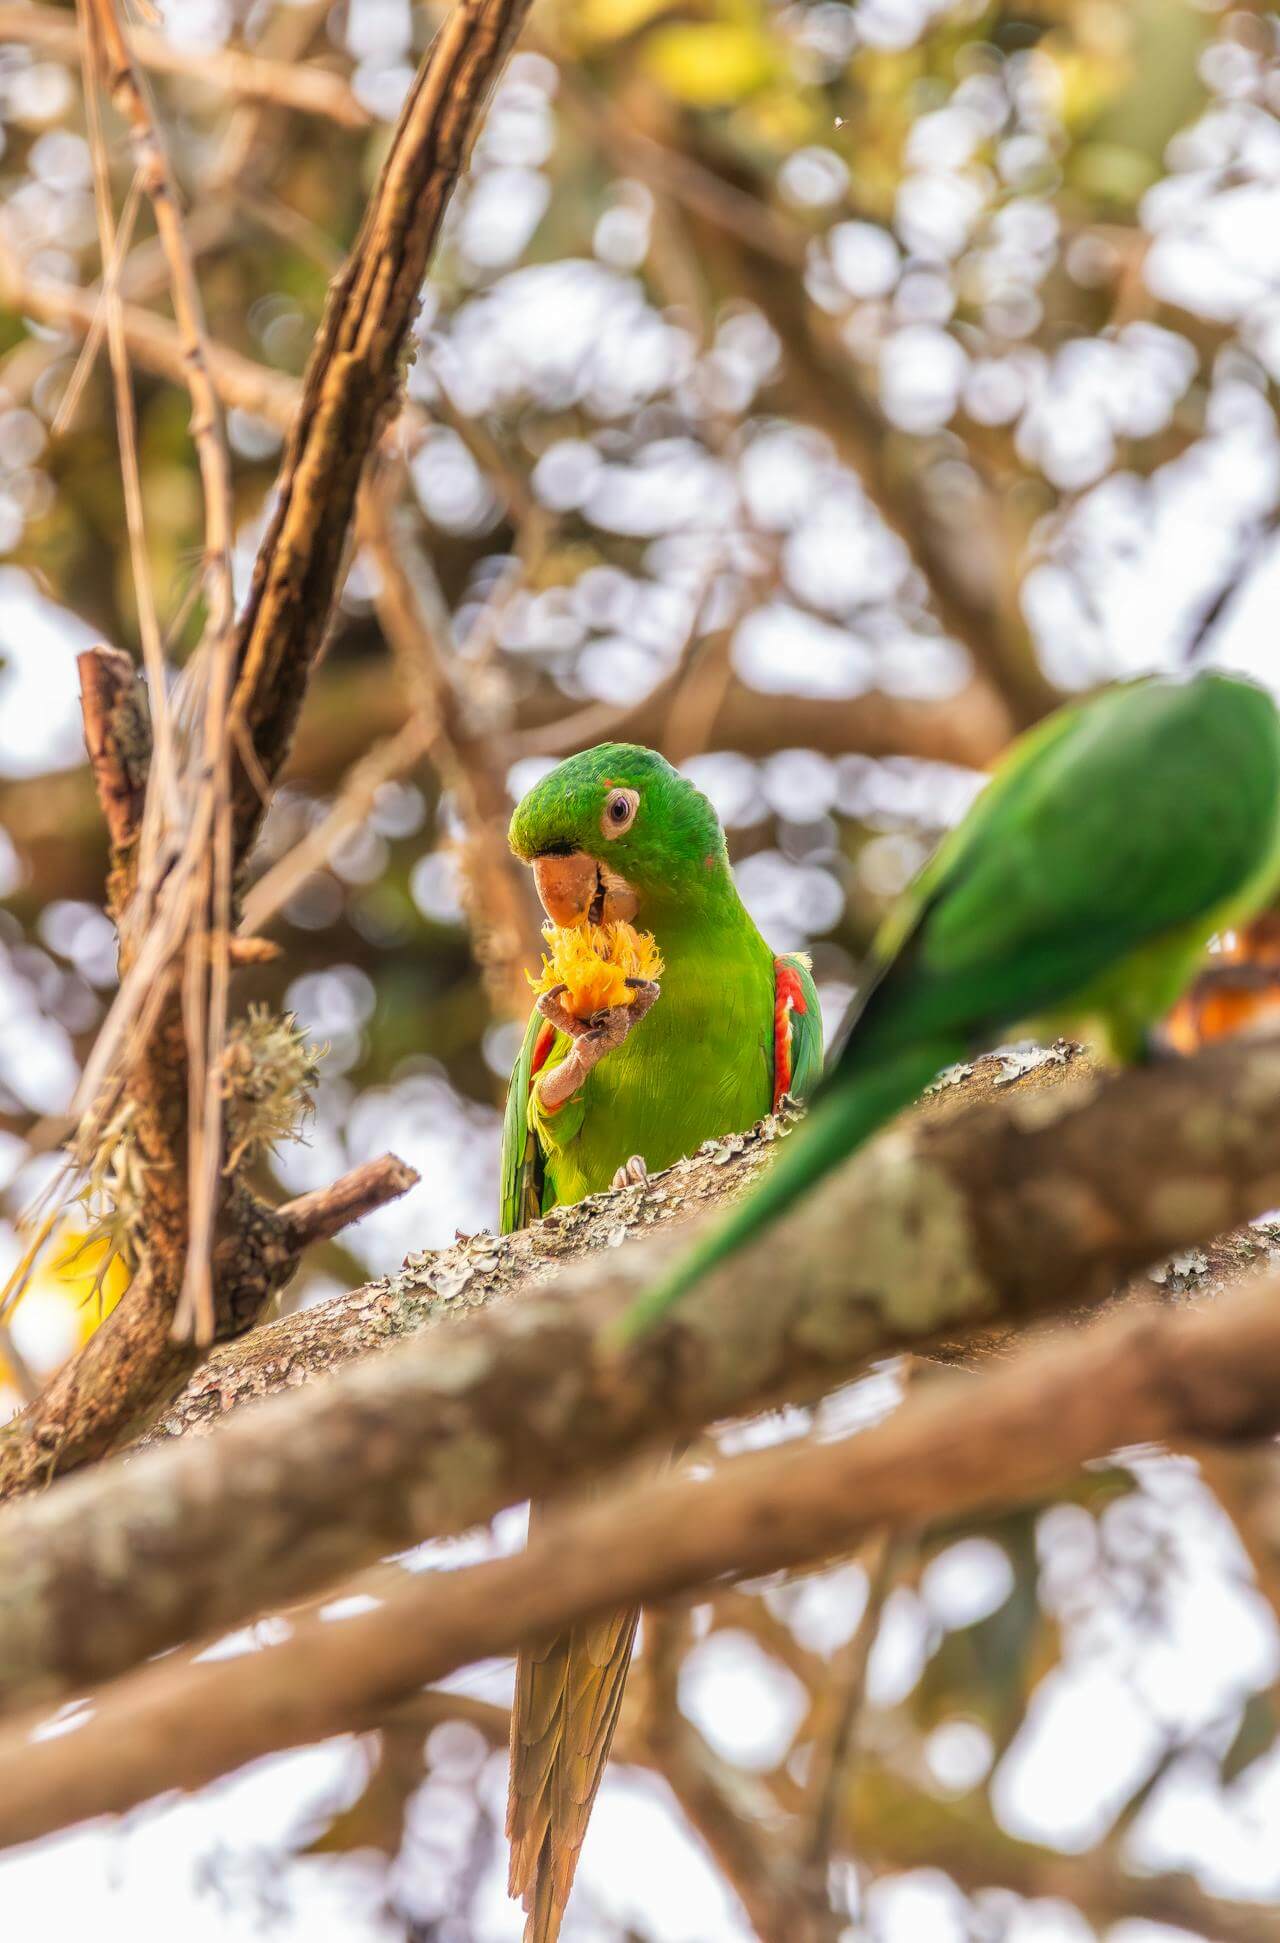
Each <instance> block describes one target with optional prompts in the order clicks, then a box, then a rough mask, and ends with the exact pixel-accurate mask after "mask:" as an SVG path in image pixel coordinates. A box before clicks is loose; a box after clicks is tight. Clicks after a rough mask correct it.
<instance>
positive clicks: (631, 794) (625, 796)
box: [600, 789, 640, 837]
mask: <svg viewBox="0 0 1280 1943" xmlns="http://www.w3.org/2000/svg"><path fill="white" fill-rule="evenodd" d="M639 807H640V792H639V790H638V789H611V790H610V791H609V794H608V795H607V796H606V797H605V799H604V808H603V809H602V810H601V812H600V829H601V832H602V833H603V835H605V836H606V837H621V836H625V835H626V833H627V831H628V830H629V829H630V828H631V825H632V824H633V823H634V822H635V820H636V811H637V810H638V809H639Z"/></svg>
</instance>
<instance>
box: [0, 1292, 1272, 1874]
mask: <svg viewBox="0 0 1280 1943" xmlns="http://www.w3.org/2000/svg"><path fill="white" fill-rule="evenodd" d="M267 1414H268V1413H267V1412H266V1411H265V1410H264V1411H263V1412H262V1413H261V1415H262V1417H265V1416H266V1415H267ZM1278 1427H1280V1288H1278V1287H1277V1286H1276V1285H1275V1284H1269V1285H1266V1286H1264V1287H1263V1288H1261V1289H1250V1290H1247V1291H1242V1292H1239V1293H1237V1294H1236V1295H1234V1296H1230V1297H1227V1298H1224V1300H1223V1301H1222V1302H1221V1303H1219V1304H1217V1305H1216V1306H1215V1308H1214V1309H1212V1310H1210V1311H1205V1312H1199V1313H1196V1312H1192V1313H1189V1314H1188V1313H1177V1312H1168V1311H1165V1312H1162V1311H1160V1310H1158V1309H1155V1308H1153V1307H1151V1306H1149V1305H1144V1306H1142V1307H1140V1308H1139V1309H1138V1310H1137V1311H1136V1312H1135V1311H1133V1310H1128V1311H1122V1312H1120V1313H1119V1314H1117V1315H1114V1316H1111V1317H1108V1318H1106V1319H1104V1320H1103V1321H1102V1322H1100V1323H1098V1324H1097V1325H1095V1326H1094V1327H1092V1328H1090V1329H1088V1330H1086V1331H1083V1332H1081V1333H1080V1334H1079V1335H1077V1336H1075V1337H1074V1338H1072V1339H1071V1340H1070V1341H1067V1342H1063V1341H1061V1340H1058V1341H1055V1342H1054V1343H1052V1344H1049V1345H1041V1346H1039V1347H1037V1348H1034V1349H1032V1350H1029V1351H1027V1352H1026V1353H1024V1354H1023V1355H1022V1356H1020V1357H1019V1358H1017V1359H1016V1360H1015V1361H1013V1362H1012V1363H1010V1364H1008V1365H1006V1366H1005V1367H1004V1368H1002V1369H1000V1370H998V1371H996V1372H994V1373H992V1374H989V1375H985V1376H981V1377H978V1378H973V1377H964V1378H960V1377H957V1378H954V1379H952V1380H949V1381H943V1382H940V1383H938V1384H935V1385H932V1386H930V1388H929V1390H927V1391H925V1392H923V1393H921V1394H918V1395H916V1396H913V1397H912V1398H911V1399H909V1401H908V1402H907V1403H906V1404H904V1405H903V1407H902V1408H901V1409H900V1410H899V1411H898V1412H897V1414H896V1415H894V1416H893V1417H890V1418H889V1419H888V1420H887V1421H886V1422H883V1423H881V1424H878V1425H876V1426H875V1427H873V1428H872V1429H870V1430H867V1431H864V1432H863V1433H861V1434H860V1435H856V1436H853V1437H850V1438H847V1439H846V1440H844V1441H843V1442H840V1443H834V1444H832V1443H824V1442H822V1441H818V1440H813V1441H810V1440H805V1441H803V1442H801V1443H799V1444H798V1445H794V1446H791V1447H789V1448H783V1449H781V1450H779V1449H777V1448H775V1449H772V1450H769V1451H765V1452H758V1453H752V1454H751V1455H748V1456H744V1457H736V1458H731V1459H729V1460H728V1461H727V1462H725V1463H723V1464H722V1465H721V1466H720V1467H719V1469H718V1470H717V1471H715V1472H714V1473H713V1474H712V1475H711V1476H709V1477H708V1476H706V1475H701V1476H694V1477H691V1476H687V1475H682V1474H674V1475H667V1476H665V1477H663V1478H661V1479H660V1480H657V1481H653V1480H650V1481H648V1482H641V1483H633V1484H631V1485H630V1486H628V1487H624V1488H623V1489H621V1490H618V1491H616V1492H613V1493H611V1494H610V1495H609V1496H607V1497H606V1498H604V1499H603V1500H596V1501H593V1502H591V1503H589V1504H588V1505H587V1506H585V1507H583V1508H579V1509H577V1510H574V1511H572V1512H570V1513H567V1514H565V1515H563V1516H561V1517H560V1518H558V1519H556V1520H554V1521H552V1522H551V1523H550V1524H549V1525H548V1527H547V1528H546V1529H545V1530H544V1531H542V1532H540V1533H538V1534H536V1535H535V1536H534V1537H533V1538H532V1539H531V1542H530V1544H529V1546H528V1549H527V1550H526V1551H525V1552H523V1553H520V1554H518V1555H516V1556H514V1557H510V1558H502V1559H498V1560H494V1561H492V1562H489V1563H486V1564H483V1565H477V1566H473V1567H470V1568H468V1569H462V1570H459V1571H455V1572H446V1573H427V1574H423V1573H412V1574H401V1573H398V1572H394V1571H392V1570H386V1569H384V1570H383V1571H382V1572H380V1573H379V1574H377V1575H375V1576H374V1577H373V1578H372V1579H371V1580H370V1581H369V1582H368V1583H367V1584H366V1585H365V1586H364V1587H362V1588H361V1589H362V1590H365V1591H372V1592H373V1593H374V1595H375V1597H376V1598H377V1599H378V1603H377V1604H376V1605H375V1606H374V1607H373V1609H372V1610H363V1611H361V1612H360V1613H359V1614H358V1615H357V1616H355V1617H351V1618H348V1619H345V1620H331V1621H326V1620H324V1619H323V1618H322V1617H321V1616H320V1615H319V1614H307V1615H294V1616H293V1618H292V1620H291V1625H290V1631H289V1636H288V1638H287V1640H286V1641H285V1643H284V1644H282V1645H280V1646H277V1647H269V1648H266V1649H264V1650H261V1651H259V1652H256V1653H251V1654H245V1655H243V1656H241V1657H238V1658H236V1659H232V1660H225V1661H220V1662H219V1661H212V1662H210V1661H202V1662H195V1663H186V1664H183V1663H181V1662H162V1663H161V1664H159V1665H156V1666H150V1667H145V1668H143V1669H142V1670H141V1671H139V1672H135V1673H133V1674H130V1675H128V1676H126V1677H125V1678H123V1679H121V1680H119V1681H117V1682H116V1683H115V1685H114V1686H113V1687H111V1688H109V1689H107V1690H106V1691H105V1692H103V1693H102V1694H101V1695H99V1696H98V1698H97V1700H96V1702H95V1703H94V1704H93V1706H92V1707H91V1708H90V1709H89V1710H88V1711H87V1712H86V1714H85V1716H84V1718H83V1722H82V1724H78V1725H77V1727H76V1730H75V1732H74V1733H72V1734H68V1735H63V1736H59V1737H56V1738H53V1739H43V1740H40V1741H33V1740H32V1739H31V1735H32V1732H33V1731H34V1729H35V1727H36V1726H37V1725H38V1721H37V1719H36V1718H35V1717H28V1718H27V1719H26V1720H24V1721H22V1722H21V1723H16V1724H15V1725H13V1726H11V1727H9V1728H8V1729H7V1730H5V1731H4V1732H2V1733H0V1841H3V1842H16V1841H23V1840H29V1839H31V1838H32V1837H34V1836H36V1835H40V1834H44V1833H46V1832H47V1831H48V1830H49V1829H50V1828H54V1827H59V1826H62V1825H64V1824H65V1823H67V1822H69V1821H73V1820H76V1819H79V1818H80V1817H82V1816H84V1815H89V1814H100V1813H105V1812H108V1811H111V1810H121V1809H124V1808H127V1807H130V1806H132V1805H133V1804H134V1803H136V1802H138V1801H141V1800H144V1799H146V1798H147V1796H149V1795H151V1794H153V1793H155V1792H156V1791H157V1790H159V1789H161V1788H169V1787H175V1786H177V1787H188V1788H190V1787H196V1786H199V1785H201V1784H203V1783H204V1782H206V1781H209V1780H211V1779H213V1778H214V1777H215V1776H216V1775H218V1774H222V1773H225V1772H227V1771H228V1770H229V1769H231V1768H233V1767H235V1766H238V1765H239V1764H241V1763H242V1762H244V1761H246V1760H248V1759H251V1758H253V1757H254V1756H256V1755H260V1754H264V1753H266V1752H268V1751H269V1750H272V1749H276V1748H280V1747H284V1746H293V1745H297V1744H300V1743H305V1742H309V1741H313V1740H318V1739H321V1738H323V1737H325V1736H328V1735H331V1734H333V1733H337V1732H342V1731H346V1730H350V1729H356V1728H359V1727H361V1726H363V1725H365V1724H367V1722H368V1719H369V1717H370V1713H371V1711H376V1710H377V1709H380V1708H383V1707H385V1706H387V1705H388V1704H390V1703H392V1702H394V1701H395V1700H396V1699H397V1698H398V1697H399V1696H400V1695H403V1694H406V1693H408V1692H410V1691H411V1690H412V1689H414V1688H416V1687H418V1686H420V1685H422V1684H424V1683H426V1682H428V1681H433V1680H439V1679H442V1678H444V1677H445V1676H446V1675H447V1674H449V1673H452V1672H454V1671H456V1670H457V1669H458V1668H459V1667H461V1666H464V1665H468V1664H471V1663H472V1662H474V1661H477V1660H479V1659H483V1658H487V1657H489V1656H491V1655H494V1654H501V1653H508V1652H510V1651H511V1650H512V1649H513V1648H514V1647H515V1646H517V1645H518V1644H519V1643H520V1642H521V1641H523V1640H525V1639H527V1638H531V1637H537V1636H538V1635H540V1634H542V1633H544V1632H552V1631H557V1630H560V1629H562V1628H563V1627H564V1626H565V1625H567V1624H569V1623H571V1622H573V1621H575V1620H578V1619H581V1618H586V1617H588V1616H591V1615H594V1614H596V1613H599V1612H603V1611H606V1610H611V1609H612V1608H613V1607H614V1606H622V1605H630V1604H633V1603H634V1604H639V1603H641V1602H642V1601H646V1600H654V1599H661V1598H669V1597H671V1596H673V1595H675V1594H679V1593H684V1592H688V1591H690V1590H691V1589H692V1588H694V1587H696V1586H700V1585H705V1584H706V1583H707V1582H708V1581H710V1580H713V1579H716V1578H718V1577H720V1576H721V1575H729V1576H731V1577H736V1578H742V1577H756V1576H759V1575H761V1574H763V1573H767V1572H776V1571H781V1570H785V1569H789V1568H793V1567H796V1566H800V1565H805V1564H810V1563H813V1562H815V1561H817V1560H819V1559H822V1558H826V1557H829V1556H830V1555H831V1554H832V1553H835V1552H841V1551H845V1550H847V1549H848V1548H849V1547H850V1546H851V1545H852V1544H853V1543H854V1542H856V1541H857V1540H858V1539H859V1538H861V1537H864V1536H865V1535H866V1534H867V1533H868V1532H869V1531H871V1530H873V1529H874V1528H876V1527H878V1526H882V1525H883V1526H891V1527H895V1528H898V1527H902V1526H903V1525H907V1526H916V1525H928V1524H936V1523H938V1522H939V1521H941V1520H947V1519H956V1518H960V1517H967V1516H971V1515H972V1514H974V1513H975V1512H978V1511H981V1510H985V1509H988V1508H990V1507H992V1506H993V1505H996V1504H1008V1503H1018V1502H1025V1501H1027V1500H1028V1499H1030V1498H1034V1497H1036V1496H1038V1495H1039V1494H1041V1493H1042V1492H1044V1491H1045V1490H1047V1489H1050V1488H1052V1487H1053V1486H1054V1485H1055V1484H1056V1483H1058V1482H1059V1480H1060V1479H1061V1478H1062V1477H1063V1476H1064V1475H1065V1474H1067V1473H1069V1472H1070V1471H1072V1470H1073V1469H1075V1468H1077V1467H1078V1466H1079V1465H1081V1464H1083V1463H1086V1462H1088V1461H1090V1460H1091V1459H1094V1458H1100V1457H1103V1456H1105V1455H1106V1454H1107V1452H1108V1451H1110V1450H1111V1449H1113V1448H1114V1447H1115V1446H1116V1445H1118V1444H1132V1443H1134V1442H1160V1441H1169V1440H1175V1441H1176V1440H1179V1439H1181V1438H1184V1437H1188V1436H1190V1437H1202V1438H1209V1439H1213V1440H1217V1439H1221V1438H1238V1437H1257V1436H1261V1435H1264V1434H1267V1433H1270V1432H1273V1431H1275V1430H1276V1429H1277V1428H1278ZM32 1559H33V1554H32V1553H31V1552H30V1551H29V1552H28V1554H27V1568H26V1569H27V1576H28V1580H29V1581H30V1579H31V1577H32V1573H33V1566H32ZM45 1562H46V1564H47V1553H46V1555H45ZM34 1569H35V1571H36V1572H38V1571H39V1566H38V1565H37V1566H36V1567H35V1568H34ZM85 1593H86V1596H89V1595H90V1589H89V1588H88V1587H86V1588H85ZM82 1611H83V1607H82ZM29 1623H30V1622H29ZM100 1623H106V1622H105V1619H104V1620H102V1621H101V1622H100Z"/></svg>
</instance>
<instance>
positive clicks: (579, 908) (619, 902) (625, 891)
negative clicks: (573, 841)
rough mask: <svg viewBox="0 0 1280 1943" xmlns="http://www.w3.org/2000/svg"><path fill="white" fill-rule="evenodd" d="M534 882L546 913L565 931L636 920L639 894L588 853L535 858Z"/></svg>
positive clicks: (581, 852)
mask: <svg viewBox="0 0 1280 1943" xmlns="http://www.w3.org/2000/svg"><path fill="white" fill-rule="evenodd" d="M533 881H534V883H535V884H536V885H537V887H538V897H539V899H540V901H541V904H542V908H543V910H544V911H545V912H546V914H547V916H548V917H549V918H550V919H551V922H552V923H553V924H557V925H560V926H561V927H562V928H564V929H569V928H571V927H572V926H574V925H578V924H612V923H613V922H614V921H615V919H617V918H632V917H634V916H635V911H636V899H635V893H634V891H633V890H632V888H631V886H630V884H628V882H627V880H626V878H625V877H619V876H618V874H617V873H616V872H615V871H611V870H607V869H606V868H605V866H604V865H603V864H601V863H597V861H596V859H595V858H594V857H589V856H588V855H587V853H586V851H585V850H570V851H569V852H568V853H567V854H564V853H561V854H548V855H545V856H541V857H535V858H534V860H533Z"/></svg>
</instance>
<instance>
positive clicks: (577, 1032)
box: [538, 978, 662, 1165]
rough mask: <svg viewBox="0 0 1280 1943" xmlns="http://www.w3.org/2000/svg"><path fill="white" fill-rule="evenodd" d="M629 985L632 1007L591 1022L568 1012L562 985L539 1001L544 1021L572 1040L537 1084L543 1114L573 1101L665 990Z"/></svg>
mask: <svg viewBox="0 0 1280 1943" xmlns="http://www.w3.org/2000/svg"><path fill="white" fill-rule="evenodd" d="M627 984H628V985H629V986H630V987H631V989H632V991H633V992H634V993H635V997H634V998H633V999H632V1001H631V1003H630V1004H629V1005H611V1006H609V1007H608V1008H607V1009H606V1010H605V1011H603V1012H593V1013H592V1015H591V1017H590V1018H589V1019H580V1018H578V1017H577V1016H576V1014H574V1013H572V1012H569V1011H566V1009H565V1007H564V1005H563V1003H562V1002H561V998H560V994H561V993H562V992H563V991H564V990H565V987H564V986H563V985H553V986H552V987H551V990H550V991H549V992H544V993H543V994H542V996H541V997H540V998H539V1000H538V1010H539V1012H541V1014H542V1016H543V1018H544V1019H546V1020H548V1021H549V1023H550V1024H551V1025H553V1026H554V1027H555V1029H556V1031H557V1032H563V1033H564V1034H565V1035H566V1037H567V1038H569V1039H571V1040H572V1041H573V1044H572V1045H571V1046H570V1048H569V1050H568V1052H567V1053H566V1054H565V1057H564V1058H563V1059H562V1060H561V1061H560V1063H559V1065H558V1066H552V1067H550V1068H549V1069H548V1071H547V1072H545V1073H544V1074H543V1075H542V1077H541V1079H540V1080H539V1081H538V1097H539V1099H540V1100H541V1102H542V1106H543V1109H544V1111H546V1112H548V1113H553V1112H554V1111H555V1109H556V1108H557V1107H560V1106H563V1105H564V1103H565V1101H566V1100H568V1099H572V1097H573V1095H574V1094H575V1093H576V1092H577V1090H578V1088H579V1087H580V1086H581V1085H582V1083H583V1081H584V1080H585V1079H586V1077H587V1075H588V1073H590V1072H591V1071H592V1069H593V1068H594V1067H596V1066H598V1065H599V1063H600V1061H601V1060H602V1059H603V1058H604V1056H605V1054H606V1053H607V1052H613V1051H615V1050H616V1048H617V1047H618V1046H620V1045H621V1044H622V1042H623V1040H624V1039H625V1038H626V1037H627V1036H628V1034H629V1033H630V1032H631V1031H632V1030H633V1028H634V1027H636V1026H638V1025H639V1023H640V1021H641V1019H643V1018H644V1016H645V1014H646V1013H647V1012H649V1011H651V1010H652V1008H653V1006H654V1004H655V1003H656V1001H657V998H658V995H659V993H660V992H661V989H662V988H661V986H660V985H659V984H658V982H657V980H656V979H653V978H629V979H628V980H627ZM629 1164H630V1163H628V1165H629Z"/></svg>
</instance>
